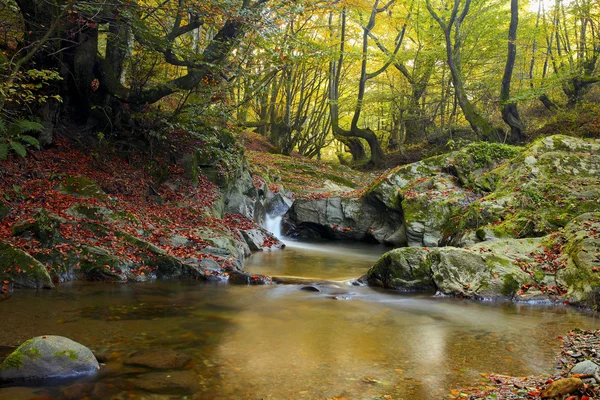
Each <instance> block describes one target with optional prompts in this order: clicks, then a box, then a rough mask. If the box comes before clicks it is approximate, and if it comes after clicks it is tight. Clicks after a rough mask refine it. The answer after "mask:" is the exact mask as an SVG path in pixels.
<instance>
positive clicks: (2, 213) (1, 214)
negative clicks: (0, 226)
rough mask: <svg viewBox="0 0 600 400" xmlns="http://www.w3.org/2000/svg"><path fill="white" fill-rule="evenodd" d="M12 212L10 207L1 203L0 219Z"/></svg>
mask: <svg viewBox="0 0 600 400" xmlns="http://www.w3.org/2000/svg"><path fill="white" fill-rule="evenodd" d="M9 213H10V208H8V206H5V205H4V204H2V203H0V221H2V220H3V219H4V218H6V216H7V215H8V214H9Z"/></svg>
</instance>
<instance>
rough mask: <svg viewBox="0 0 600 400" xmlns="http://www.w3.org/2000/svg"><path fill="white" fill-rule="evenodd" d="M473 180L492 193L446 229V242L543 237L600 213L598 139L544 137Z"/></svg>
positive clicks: (599, 149)
mask: <svg viewBox="0 0 600 400" xmlns="http://www.w3.org/2000/svg"><path fill="white" fill-rule="evenodd" d="M476 181H477V182H478V184H479V185H480V186H487V187H488V188H489V190H490V193H489V194H487V195H486V196H484V197H482V198H481V199H478V200H476V201H474V202H472V203H471V204H470V205H469V206H468V207H467V209H466V210H465V211H464V212H463V213H462V214H461V215H460V216H458V217H457V218H456V219H455V220H454V223H453V224H451V225H449V226H448V227H447V228H446V229H445V232H444V233H445V235H447V236H448V237H450V239H449V240H448V241H449V242H450V243H452V244H454V245H459V246H462V245H469V244H472V243H476V242H479V241H482V240H497V239H499V238H520V237H536V236H537V237H539V236H544V235H547V234H550V233H552V232H555V231H557V230H559V229H561V228H563V227H564V226H565V225H566V224H567V223H568V222H569V221H571V220H573V219H574V218H575V217H577V216H579V215H581V214H583V213H586V212H591V211H595V210H600V140H586V139H579V138H573V137H568V136H562V135H556V136H550V137H546V138H543V139H541V140H538V141H537V142H535V143H533V144H532V145H530V146H529V147H528V148H527V149H526V150H524V151H523V152H521V154H519V156H518V157H515V158H514V159H512V160H510V161H509V162H507V163H505V164H503V165H501V166H499V167H498V168H496V169H494V170H492V171H490V172H489V173H487V174H485V175H482V176H481V177H479V178H478V179H477V180H476Z"/></svg>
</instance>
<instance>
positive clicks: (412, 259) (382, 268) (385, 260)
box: [360, 247, 436, 291]
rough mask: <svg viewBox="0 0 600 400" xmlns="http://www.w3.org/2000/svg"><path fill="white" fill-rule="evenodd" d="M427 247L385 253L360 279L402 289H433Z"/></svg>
mask: <svg viewBox="0 0 600 400" xmlns="http://www.w3.org/2000/svg"><path fill="white" fill-rule="evenodd" d="M429 253H430V250H429V249H423V248H420V247H403V248H399V249H394V250H391V251H388V252H387V253H385V254H384V255H383V256H381V258H380V259H379V260H377V262H376V263H375V265H373V267H371V269H369V271H368V272H367V274H366V275H365V276H363V277H362V278H361V279H360V281H361V282H366V283H368V284H369V285H372V286H381V287H384V288H386V289H396V290H402V291H435V289H436V288H435V284H434V282H433V277H432V274H431V266H430V264H429V263H428V261H427V255H428V254H429Z"/></svg>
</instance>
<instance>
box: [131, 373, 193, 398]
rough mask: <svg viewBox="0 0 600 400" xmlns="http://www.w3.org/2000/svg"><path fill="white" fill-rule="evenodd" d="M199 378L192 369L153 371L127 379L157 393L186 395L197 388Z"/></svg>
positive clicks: (136, 385)
mask: <svg viewBox="0 0 600 400" xmlns="http://www.w3.org/2000/svg"><path fill="white" fill-rule="evenodd" d="M198 382H199V378H198V375H196V373H195V372H193V371H189V370H188V371H168V372H153V373H149V374H144V375H140V376H138V377H137V378H133V379H130V380H129V383H131V384H132V385H133V386H135V387H136V388H138V389H142V390H146V391H148V392H152V393H159V394H175V395H186V394H192V393H194V392H195V391H196V389H197V388H198Z"/></svg>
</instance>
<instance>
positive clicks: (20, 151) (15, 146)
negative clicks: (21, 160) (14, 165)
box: [8, 140, 27, 157]
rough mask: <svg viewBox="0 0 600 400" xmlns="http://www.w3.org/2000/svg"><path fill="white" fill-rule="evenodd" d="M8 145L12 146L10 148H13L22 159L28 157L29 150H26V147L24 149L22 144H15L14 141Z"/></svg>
mask: <svg viewBox="0 0 600 400" xmlns="http://www.w3.org/2000/svg"><path fill="white" fill-rule="evenodd" d="M8 143H9V144H10V147H12V149H13V150H14V151H15V153H17V154H18V155H20V156H21V157H25V156H26V155H27V150H25V147H23V145H22V144H21V143H19V142H13V141H12V140H11V141H10V142H8Z"/></svg>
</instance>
